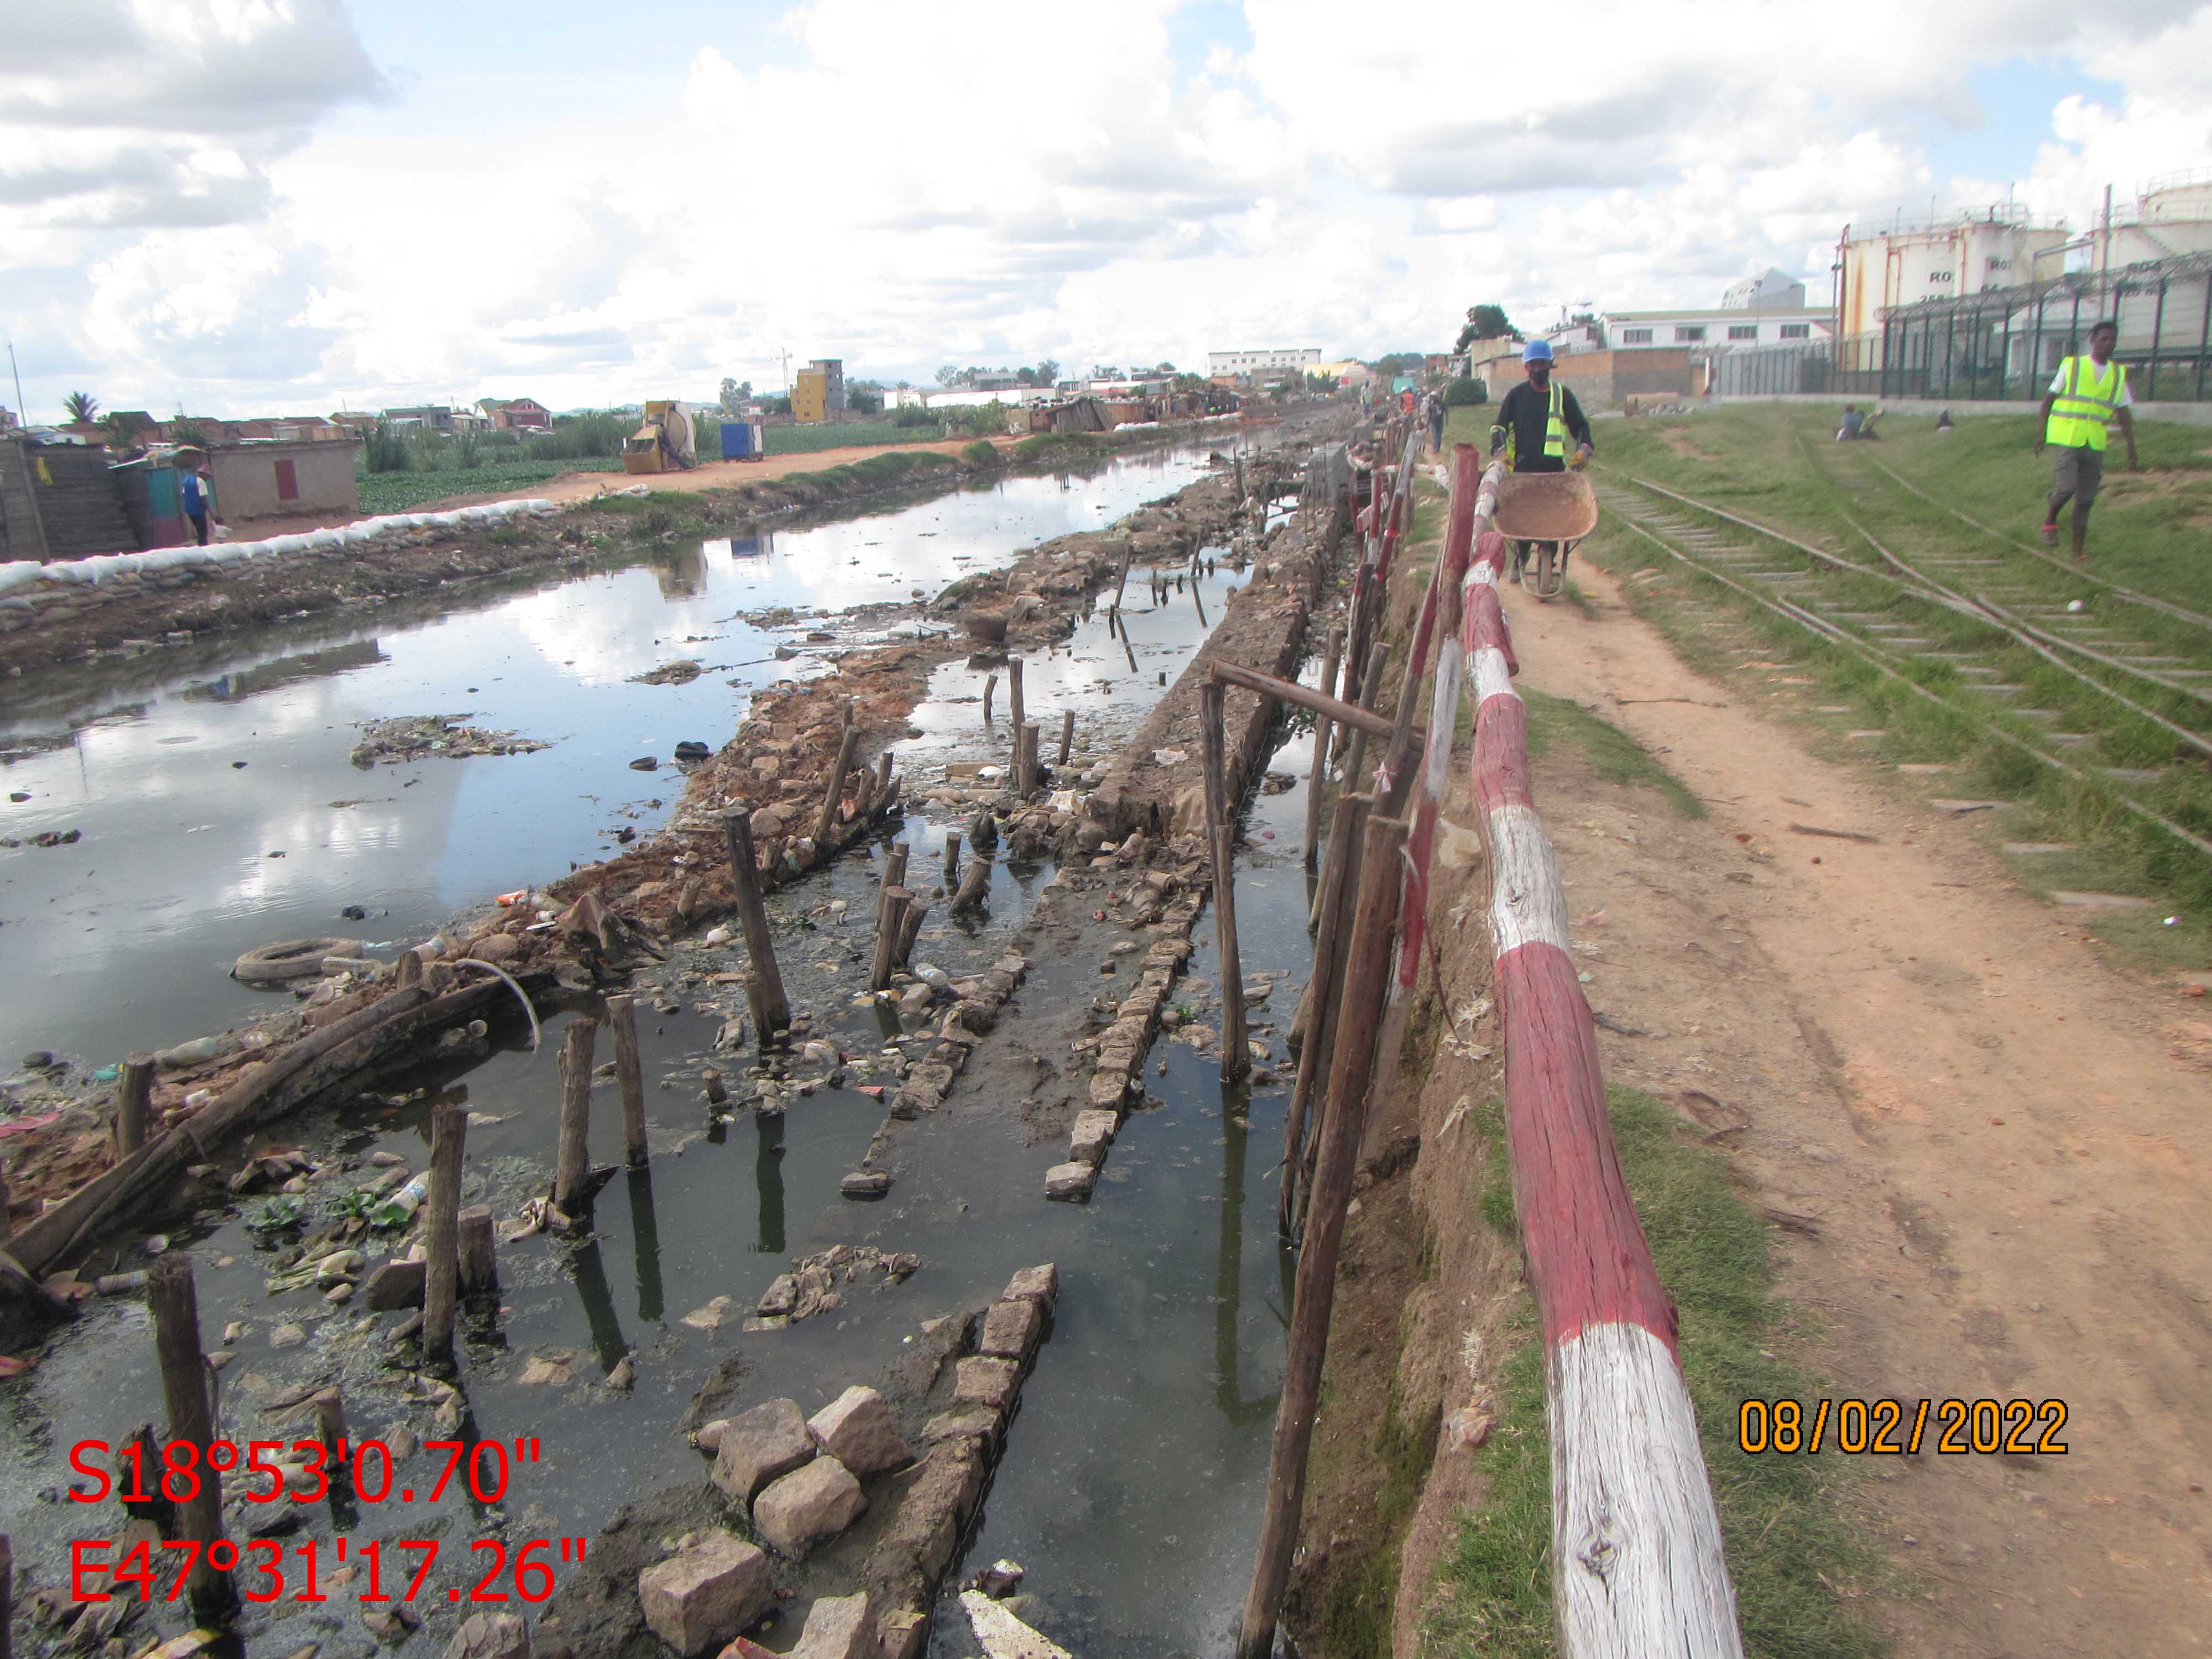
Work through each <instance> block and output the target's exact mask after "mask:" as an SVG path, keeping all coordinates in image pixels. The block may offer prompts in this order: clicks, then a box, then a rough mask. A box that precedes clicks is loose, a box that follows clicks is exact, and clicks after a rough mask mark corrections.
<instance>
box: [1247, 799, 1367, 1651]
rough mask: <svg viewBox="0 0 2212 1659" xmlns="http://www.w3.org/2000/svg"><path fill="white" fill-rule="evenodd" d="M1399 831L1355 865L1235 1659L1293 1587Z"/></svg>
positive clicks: (1263, 1636) (1256, 1645)
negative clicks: (1352, 910)
mask: <svg viewBox="0 0 2212 1659" xmlns="http://www.w3.org/2000/svg"><path fill="white" fill-rule="evenodd" d="M1405 842H1406V823H1405V822H1404V820H1402V819H1399V818H1373V819H1370V821H1369V823H1368V825H1367V846H1366V849H1365V853H1364V856H1363V857H1362V859H1361V860H1360V870H1359V905H1358V916H1359V921H1358V926H1357V927H1355V928H1354V929H1353V932H1352V945H1351V949H1350V950H1349V951H1347V952H1346V974H1345V976H1344V995H1343V996H1342V997H1341V998H1340V1000H1339V1008H1338V1012H1337V1019H1336V1024H1337V1042H1336V1053H1335V1057H1334V1060H1333V1061H1332V1063H1331V1065H1330V1066H1329V1078H1328V1107H1327V1109H1326V1112H1325V1114H1324V1115H1323V1117H1322V1132H1321V1142H1322V1146H1321V1161H1320V1163H1319V1164H1318V1165H1317V1166H1316V1169H1315V1170H1314V1182H1313V1196H1312V1201H1311V1203H1310V1206H1309V1209H1308V1220H1307V1224H1306V1234H1305V1244H1304V1249H1302V1250H1301V1251H1300V1252H1299V1255H1298V1275H1297V1287H1296V1289H1295V1290H1294V1291H1293V1292H1292V1300H1291V1340H1290V1352H1289V1353H1288V1354H1287V1355H1286V1356H1285V1365H1284V1370H1283V1391H1282V1396H1281V1402H1280V1404H1279V1406H1278V1407H1277V1408H1276V1412H1275V1435H1274V1440H1273V1444H1272V1446H1271V1447H1270V1448H1269V1450H1268V1457H1267V1499H1266V1506H1265V1508H1264V1509H1263V1510H1262V1511H1261V1523H1260V1547H1259V1548H1258V1550H1257V1551H1256V1552H1255V1554H1254V1559H1253V1563H1252V1583H1251V1588H1250V1589H1249V1590H1248V1591H1247V1592H1246V1593H1245V1597H1244V1617H1243V1627H1242V1629H1241V1630H1240V1631H1239V1632H1238V1633H1237V1659H1269V1656H1270V1655H1272V1654H1273V1651H1274V1647H1275V1620H1276V1618H1277V1616H1278V1615H1279V1613H1281V1611H1282V1605H1283V1592H1284V1590H1285V1588H1286V1587H1287V1586H1288V1584H1289V1583H1290V1577H1291V1553H1292V1552H1293V1551H1294V1550H1295V1549H1296V1547H1297V1541H1298V1517H1299V1514H1300V1511H1301V1510H1303V1509H1304V1505H1305V1486H1306V1452H1307V1449H1308V1447H1309V1446H1310V1444H1311V1443H1312V1439H1313V1422H1314V1413H1315V1411H1316V1408H1317V1407H1319V1406H1320V1404H1321V1374H1322V1362H1323V1361H1324V1360H1325V1359H1327V1358H1328V1316H1329V1312H1330V1309H1331V1306H1332V1304H1334V1300H1335V1297H1336V1262H1337V1253H1338V1250H1339V1249H1340V1246H1341V1245H1342V1243H1343V1241H1344V1212H1345V1206H1346V1204H1347V1203H1348V1202H1349V1201H1350V1200H1351V1197H1352V1173H1353V1168H1352V1166H1353V1165H1354V1164H1356V1163H1357V1162H1358V1153H1359V1118H1360V1100H1361V1097H1363V1096H1364V1093H1365V1091H1366V1087H1367V1073H1368V1068H1369V1066H1370V1064H1371V1062H1372V1060H1373V1059H1374V1033H1375V1025H1376V1017H1377V1015H1378V1014H1379V1013H1380V1012H1381V1009H1382V999H1383V990H1384V987H1385V985H1386V983H1387V982H1388V981H1389V977H1390V941H1391V939H1392V937H1393V935H1394V934H1395V932H1396V930H1397V921H1398V888H1399V870H1398V854H1399V849H1400V848H1402V847H1403V846H1404V845H1405Z"/></svg>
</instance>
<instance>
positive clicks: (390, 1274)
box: [362, 1261, 429, 1313]
mask: <svg viewBox="0 0 2212 1659" xmlns="http://www.w3.org/2000/svg"><path fill="white" fill-rule="evenodd" d="M428 1272H429V1264H428V1262H424V1261H387V1262H386V1263H384V1264H383V1266H381V1267H379V1268H377V1270H376V1271H375V1272H374V1273H371V1274H369V1276H368V1282H367V1283H366V1284H364V1285H362V1298H363V1299H364V1300H365V1301H367V1302H368V1310H369V1312H371V1313H388V1312H390V1311H391V1310H392V1309H394V1308H419V1307H421V1306H422V1280H423V1277H424V1275H425V1274H427V1273H428Z"/></svg>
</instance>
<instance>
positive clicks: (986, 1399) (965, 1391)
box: [952, 1355, 1022, 1410]
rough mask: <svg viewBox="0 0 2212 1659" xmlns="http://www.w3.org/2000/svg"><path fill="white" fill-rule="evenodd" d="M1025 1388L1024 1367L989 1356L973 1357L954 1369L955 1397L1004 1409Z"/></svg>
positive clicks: (953, 1387)
mask: <svg viewBox="0 0 2212 1659" xmlns="http://www.w3.org/2000/svg"><path fill="white" fill-rule="evenodd" d="M1021 1386H1022V1368H1021V1367H1020V1366H1019V1365H1017V1364H1014V1363H1013V1362H1012V1360H1008V1359H994V1358H990V1357H989V1356H988V1355H984V1356H981V1357H970V1358H966V1359H963V1360H962V1361H960V1362H959V1364H957V1366H955V1367H954V1369H953V1384H952V1397H953V1398H954V1399H955V1400H972V1401H976V1402H977V1403H979V1404H981V1405H985V1406H988V1407H992V1408H993V1409H994V1410H1000V1409H1003V1408H1004V1407H1006V1404H1007V1403H1008V1402H1009V1401H1012V1399H1013V1397H1014V1395H1015V1393H1016V1391H1017V1390H1018V1389H1020V1388H1021Z"/></svg>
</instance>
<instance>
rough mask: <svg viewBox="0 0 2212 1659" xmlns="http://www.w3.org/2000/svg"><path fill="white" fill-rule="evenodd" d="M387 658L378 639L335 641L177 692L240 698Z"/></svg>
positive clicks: (189, 696) (200, 698) (199, 698)
mask: <svg viewBox="0 0 2212 1659" xmlns="http://www.w3.org/2000/svg"><path fill="white" fill-rule="evenodd" d="M384 660H386V658H385V655H384V652H383V650H382V648H381V647H379V646H378V644H377V642H376V641H374V640H373V639H368V640H356V641H353V642H352V643H351V644H349V645H334V646H332V647H331V648H330V649H329V650H327V651H302V652H301V653H298V654H297V655H295V656H289V657H278V658H276V659H275V660H274V661H271V662H264V663H257V664H255V665H252V666H251V667H246V668H240V669H237V670H234V671H232V672H230V673H228V674H222V675H218V676H217V677H216V678H214V679H211V680H209V681H206V682H204V684H199V685H188V686H186V687H185V689H184V690H181V691H179V692H178V693H177V695H178V696H179V697H182V698H183V699H184V700H185V702H243V701H244V700H245V699H246V698H247V697H250V696H254V695H255V694H256V693H257V692H261V691H273V690H276V688H277V687H278V686H280V685H292V684H297V683H298V682H299V681H301V680H312V679H319V678H322V677H323V676H324V675H325V674H343V673H344V672H345V671H347V670H348V669H349V668H366V667H368V665H370V664H371V663H380V662H383V661H384Z"/></svg>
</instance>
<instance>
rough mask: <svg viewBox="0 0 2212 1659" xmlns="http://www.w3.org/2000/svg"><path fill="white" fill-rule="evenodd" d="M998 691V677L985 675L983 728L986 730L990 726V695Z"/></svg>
mask: <svg viewBox="0 0 2212 1659" xmlns="http://www.w3.org/2000/svg"><path fill="white" fill-rule="evenodd" d="M998 689H999V677H998V676H997V675H996V674H986V675H984V676H983V726H984V728H985V729H986V730H988V729H989V727H990V724H991V697H992V694H993V693H994V692H995V691H997V690H998Z"/></svg>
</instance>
